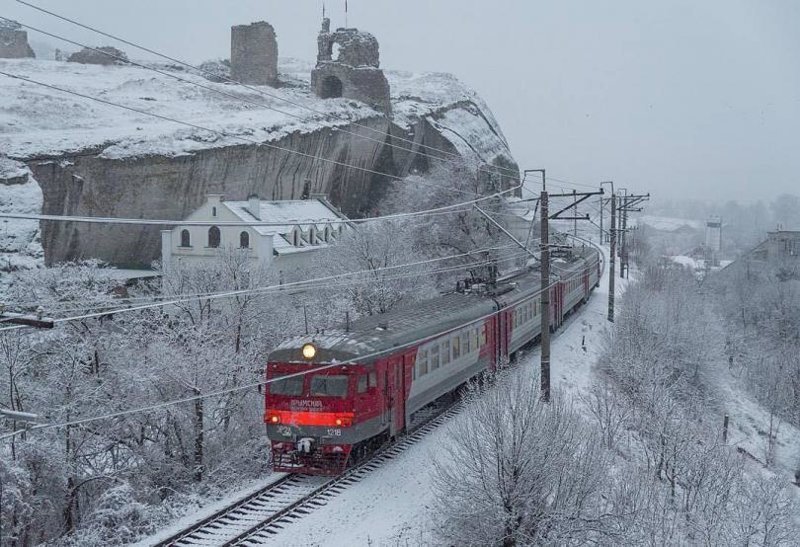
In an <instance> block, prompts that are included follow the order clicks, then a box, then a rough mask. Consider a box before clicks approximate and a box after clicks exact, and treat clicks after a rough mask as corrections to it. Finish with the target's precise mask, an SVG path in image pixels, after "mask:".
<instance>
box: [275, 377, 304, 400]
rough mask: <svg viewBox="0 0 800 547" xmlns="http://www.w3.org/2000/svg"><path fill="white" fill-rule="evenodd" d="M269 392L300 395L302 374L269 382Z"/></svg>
mask: <svg viewBox="0 0 800 547" xmlns="http://www.w3.org/2000/svg"><path fill="white" fill-rule="evenodd" d="M269 392H270V393H271V394H273V395H302V394H303V376H302V375H300V376H292V377H291V378H283V379H277V380H274V381H273V382H271V383H270V384H269Z"/></svg>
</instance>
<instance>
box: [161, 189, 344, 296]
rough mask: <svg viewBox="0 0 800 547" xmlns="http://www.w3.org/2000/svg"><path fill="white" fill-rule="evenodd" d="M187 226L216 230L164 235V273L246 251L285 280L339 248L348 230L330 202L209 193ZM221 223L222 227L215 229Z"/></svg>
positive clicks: (184, 228)
mask: <svg viewBox="0 0 800 547" xmlns="http://www.w3.org/2000/svg"><path fill="white" fill-rule="evenodd" d="M184 220H185V221H200V222H204V223H205V222H209V223H212V224H210V225H191V224H186V225H183V226H180V225H179V226H176V227H175V228H173V229H172V230H163V231H162V232H161V260H162V264H163V265H164V268H165V269H167V268H169V266H170V264H174V263H175V261H181V262H183V263H186V264H201V263H203V262H210V261H213V260H215V258H216V256H217V255H218V253H219V251H220V249H225V248H235V249H243V250H245V251H246V252H247V253H248V255H249V256H250V257H251V258H252V260H253V261H254V262H259V263H261V264H262V265H263V266H265V267H268V268H270V269H272V270H277V271H278V273H279V274H280V277H281V279H282V280H284V281H291V280H293V278H294V275H295V272H296V271H297V270H298V269H299V268H301V267H303V266H306V265H309V264H310V261H311V260H312V259H313V257H314V255H315V253H316V252H317V251H319V250H320V249H324V248H327V247H328V246H329V245H331V244H332V243H334V242H335V241H336V239H337V238H338V237H339V236H340V235H341V234H342V232H343V231H344V229H345V228H346V227H347V217H345V216H344V215H343V214H342V213H340V212H339V211H338V210H337V209H336V208H335V207H333V205H331V204H330V203H328V201H327V200H326V199H325V198H324V197H316V196H312V197H311V198H310V199H303V200H277V201H265V200H261V199H259V198H258V197H257V196H252V197H250V198H249V199H248V200H247V201H225V200H224V199H223V196H222V195H220V194H209V196H208V197H207V199H206V202H205V203H204V204H203V205H202V206H201V207H200V208H199V209H197V210H196V211H194V212H193V213H192V214H191V215H189V216H188V217H186V218H185V219H184ZM259 221H260V222H264V223H269V225H267V226H225V225H224V224H225V223H230V222H259ZM213 222H219V223H220V225H219V226H217V225H214V224H213Z"/></svg>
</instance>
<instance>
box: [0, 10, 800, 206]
mask: <svg viewBox="0 0 800 547" xmlns="http://www.w3.org/2000/svg"><path fill="white" fill-rule="evenodd" d="M29 1H32V2H33V3H36V4H38V5H40V6H43V7H46V8H50V9H52V10H54V11H57V12H59V13H61V14H63V15H68V16H70V17H73V18H75V19H78V20H80V21H82V22H85V23H87V24H91V25H96V26H99V27H101V28H102V29H104V30H107V31H109V32H111V33H113V34H119V35H122V36H124V37H127V38H129V39H131V40H132V41H136V42H141V43H142V44H145V45H148V46H150V47H152V48H154V49H157V50H160V51H163V52H165V53H169V54H170V55H173V56H177V57H180V58H184V59H187V60H191V61H200V60H205V59H208V58H214V57H228V56H229V54H230V52H229V49H230V34H229V33H230V26H231V25H233V24H241V23H249V22H252V21H256V20H267V21H269V22H270V23H272V24H273V26H274V27H275V29H276V32H277V34H278V44H279V50H280V55H281V56H282V57H299V58H304V59H309V60H312V59H314V58H315V56H316V33H317V31H318V29H319V22H320V17H321V10H322V1H321V0H260V1H256V0H158V1H156V0H124V1H122V0H70V1H69V2H65V1H63V0H29ZM348 1H349V12H350V13H349V21H348V23H349V26H355V27H359V28H361V29H364V30H368V31H370V32H372V33H373V34H374V35H375V36H376V37H377V38H378V40H379V42H380V45H381V65H382V66H383V67H384V68H389V69H402V70H411V71H443V72H452V73H454V74H455V75H457V76H458V77H459V78H461V79H462V80H463V81H464V82H465V83H467V84H468V85H470V86H472V87H473V88H475V89H476V90H477V91H478V92H479V93H480V94H481V95H482V96H483V97H484V98H485V99H486V101H487V102H488V104H489V106H490V107H491V109H492V111H493V112H494V114H495V116H496V117H497V119H498V121H499V122H500V125H501V126H502V128H503V131H504V132H505V134H506V137H507V138H508V140H509V142H510V144H511V148H512V151H513V153H514V156H515V157H516V159H517V161H518V162H519V164H520V167H522V168H541V167H545V168H547V170H548V173H549V174H552V176H554V177H558V178H562V179H569V180H574V181H577V182H581V183H591V184H595V183H597V182H599V181H603V180H609V179H613V180H615V181H616V183H617V185H618V186H627V187H628V188H629V189H630V190H631V191H637V192H638V191H650V192H653V193H657V194H658V195H660V196H663V197H666V198H676V197H681V196H692V197H696V198H700V199H708V200H725V199H729V198H735V199H740V200H745V201H750V200H755V199H759V198H765V199H771V198H772V197H774V196H775V195H777V194H779V193H781V192H794V193H798V194H800V146H799V145H800V138H798V136H797V133H798V131H799V130H800V62H799V61H800V59H798V57H800V32H798V29H800V2H797V1H795V0H773V1H765V0H750V1H746V0H703V1H698V0H670V1H666V2H649V1H642V0H624V1H622V0H620V1H611V0H608V1H597V0H580V1H579V0H558V1H549V2H544V1H536V0H492V1H480V2H479V1H477V0H348ZM326 5H327V11H328V15H329V16H330V17H331V18H332V24H333V26H334V27H337V26H344V23H345V21H344V0H336V1H334V0H328V1H327V2H326ZM0 6H1V8H0V13H1V14H2V15H4V16H9V17H13V18H16V19H18V20H19V21H21V22H23V23H27V24H31V25H34V26H42V27H44V28H46V29H49V30H51V31H53V32H57V33H60V34H67V35H69V36H71V37H73V38H74V39H76V40H78V41H84V40H88V41H89V42H90V43H93V44H98V45H100V44H103V45H105V44H108V43H110V41H109V40H107V39H102V38H99V37H97V36H95V35H92V34H90V33H87V32H85V31H80V30H79V29H76V28H75V27H73V26H71V25H68V24H66V23H63V22H59V21H57V20H54V19H52V18H50V17H48V16H45V15H42V14H40V13H38V12H35V11H33V10H31V9H30V8H27V7H25V6H23V5H20V4H17V3H16V2H15V1H14V0H0ZM34 34H35V33H31V39H32V40H40V41H41V38H40V37H37V36H35V35H34ZM122 48H123V49H126V50H127V51H128V53H129V54H131V56H132V57H139V58H141V57H142V56H141V55H139V54H136V53H135V52H133V51H131V50H130V48H126V47H124V46H123V47H122Z"/></svg>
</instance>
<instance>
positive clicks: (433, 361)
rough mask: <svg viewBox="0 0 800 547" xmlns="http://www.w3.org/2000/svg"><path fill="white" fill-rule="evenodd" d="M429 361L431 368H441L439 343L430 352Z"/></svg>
mask: <svg viewBox="0 0 800 547" xmlns="http://www.w3.org/2000/svg"><path fill="white" fill-rule="evenodd" d="M428 361H429V362H430V369H431V370H436V369H437V368H439V344H434V346H433V347H432V348H431V349H430V352H429V353H428Z"/></svg>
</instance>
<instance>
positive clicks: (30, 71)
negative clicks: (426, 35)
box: [0, 59, 518, 265]
mask: <svg viewBox="0 0 800 547" xmlns="http://www.w3.org/2000/svg"><path fill="white" fill-rule="evenodd" d="M157 68H158V70H160V71H161V72H163V73H166V74H170V75H176V76H178V77H180V78H182V79H185V80H189V81H191V82H194V83H196V84H200V85H202V86H204V88H200V87H198V86H196V85H191V84H187V83H183V82H179V81H176V80H175V79H173V78H172V77H170V76H168V75H165V74H159V73H156V72H154V71H152V70H146V69H144V68H138V67H135V66H108V67H103V66H94V65H81V64H77V63H63V62H56V61H37V60H2V61H0V70H2V71H4V72H9V73H11V74H15V75H20V76H23V77H26V78H30V79H32V80H37V81H41V82H45V83H47V84H50V85H53V86H55V87H59V88H63V89H67V90H69V91H72V92H75V93H79V94H82V95H88V96H91V97H96V98H100V99H103V100H106V101H109V102H113V103H118V104H121V105H124V106H126V107H128V108H130V109H134V110H138V111H140V112H135V111H132V110H123V109H120V108H117V107H114V106H110V105H105V104H100V103H97V102H94V101H91V100H89V99H86V98H83V97H79V96H75V95H70V94H67V93H64V92H62V91H58V90H54V89H47V88H43V87H41V86H38V85H35V84H32V83H28V82H23V81H20V80H16V79H11V78H8V77H2V78H0V94H2V95H3V97H4V101H3V104H2V105H0V149H2V150H3V152H4V153H5V154H6V155H8V156H9V157H11V158H14V159H17V160H20V161H23V162H25V163H26V164H27V165H28V166H29V167H30V169H31V172H32V174H33V178H34V179H35V180H36V181H37V182H38V184H39V186H40V187H41V191H42V200H43V201H42V206H41V210H42V211H43V212H45V213H47V214H70V215H91V216H126V217H142V218H165V219H179V218H182V217H183V216H185V215H186V214H188V213H189V212H190V211H192V210H193V209H194V208H195V207H197V206H198V205H199V204H200V203H201V202H202V200H203V199H204V198H205V195H206V194H207V193H214V192H218V193H223V194H225V195H226V198H229V199H245V198H246V197H247V195H248V194H250V193H257V194H259V195H260V196H261V197H263V198H268V199H291V198H297V197H299V196H300V194H301V193H302V191H303V187H304V185H305V184H306V181H308V182H309V183H310V190H311V191H312V192H322V193H325V194H327V195H328V197H329V198H330V199H331V200H332V201H333V202H334V203H335V204H336V205H338V206H339V207H341V208H342V209H343V210H344V211H345V212H346V213H348V214H350V215H359V214H364V213H366V212H368V211H369V210H370V209H371V206H372V204H374V202H375V201H376V200H377V199H378V197H379V196H380V195H381V193H382V192H383V190H384V189H385V187H386V182H387V177H385V176H382V175H379V174H375V172H378V173H385V174H387V175H390V176H392V177H394V176H399V177H403V176H405V175H406V174H408V173H409V172H410V171H411V170H412V169H413V170H415V171H422V172H424V171H426V170H428V169H430V168H431V167H433V166H434V165H435V164H436V163H437V160H436V159H435V158H433V157H432V155H434V154H437V152H434V151H432V150H431V149H429V148H422V147H433V148H435V149H437V150H443V151H445V152H447V153H451V154H456V155H455V156H448V157H449V158H459V157H460V158H463V159H464V160H468V161H469V162H470V163H471V164H472V165H474V166H477V165H479V164H488V165H499V166H502V167H505V168H507V169H509V171H504V172H503V173H504V174H510V175H511V177H510V178H516V175H515V174H516V173H517V172H518V170H517V166H516V164H515V162H514V160H513V158H512V156H511V154H510V151H509V147H508V144H507V142H506V140H505V137H504V136H503V133H502V131H501V130H500V128H499V126H498V124H497V122H496V121H495V120H494V117H493V116H492V114H491V112H490V111H489V109H488V107H487V106H486V104H485V103H484V102H483V101H482V100H481V99H480V97H478V96H477V94H476V93H475V92H473V91H472V90H470V89H468V88H466V87H465V86H464V85H463V84H461V83H460V82H459V81H458V80H457V79H456V78H454V77H453V76H450V75H447V74H441V73H435V74H414V73H405V72H392V71H387V72H386V76H387V78H388V80H389V83H390V86H391V93H392V110H393V112H394V114H393V117H392V118H391V119H387V118H386V117H385V116H384V115H383V114H380V113H378V112H376V111H375V110H372V109H371V108H369V107H368V106H366V105H365V104H362V103H359V102H356V101H352V100H347V99H327V100H321V99H319V98H317V97H315V96H314V95H313V94H312V92H311V90H310V88H309V79H310V70H311V68H312V66H311V65H310V64H308V63H304V62H301V61H296V60H291V59H289V60H283V61H282V62H281V63H280V66H279V70H280V80H281V84H282V86H281V87H280V88H278V89H273V88H270V87H263V88H258V89H257V90H251V89H246V88H242V87H239V86H234V85H227V84H222V83H213V82H210V81H208V80H206V79H205V78H203V77H201V76H196V75H192V74H189V73H187V72H186V71H183V70H178V69H177V68H176V67H169V66H163V65H158V66H157ZM220 93H223V94H224V95H221V94H220ZM6 98H7V99H6ZM287 101H288V102H287ZM290 103H291V104H290ZM276 110H277V111H276ZM149 114H154V115H157V116H162V117H163V118H155V117H153V116H151V115H149ZM165 118H174V119H176V120H180V121H182V122H186V123H189V124H191V125H192V126H193V127H188V126H186V125H181V124H179V123H176V122H173V121H169V120H168V119H165ZM287 150H290V151H291V152H290V151H287ZM294 152H300V153H301V154H297V153H294ZM439 156H441V154H439ZM315 158H320V159H315ZM457 161H461V160H457ZM346 165H354V166H358V167H359V168H361V170H357V169H350V168H348V167H346ZM504 184H508V181H507V180H506V181H504ZM41 240H42V246H43V248H44V253H45V259H46V261H47V262H48V263H54V262H58V261H62V260H68V259H72V258H77V257H86V256H92V257H98V258H101V259H104V260H107V261H109V262H112V263H115V264H118V265H143V264H148V263H149V262H150V261H151V260H153V259H154V258H156V257H157V256H158V243H159V239H158V231H157V230H156V229H153V228H136V227H133V228H122V227H111V228H109V227H102V228H95V227H91V226H75V225H65V224H61V225H53V224H52V223H43V225H42V237H41Z"/></svg>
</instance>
